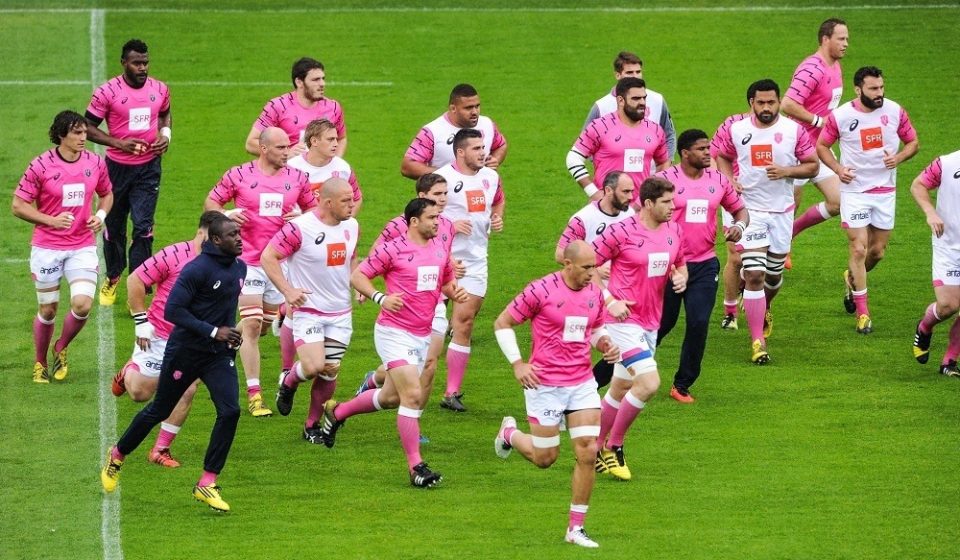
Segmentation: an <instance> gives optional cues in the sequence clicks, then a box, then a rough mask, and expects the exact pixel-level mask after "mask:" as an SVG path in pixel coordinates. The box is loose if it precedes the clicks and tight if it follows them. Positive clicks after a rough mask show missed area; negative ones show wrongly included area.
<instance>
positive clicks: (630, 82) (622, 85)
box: [614, 76, 647, 97]
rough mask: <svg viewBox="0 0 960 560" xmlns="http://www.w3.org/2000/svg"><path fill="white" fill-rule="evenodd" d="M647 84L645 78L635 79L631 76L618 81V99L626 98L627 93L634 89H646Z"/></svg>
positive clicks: (616, 90)
mask: <svg viewBox="0 0 960 560" xmlns="http://www.w3.org/2000/svg"><path fill="white" fill-rule="evenodd" d="M646 87H647V82H645V81H643V78H634V77H633V76H630V77H628V78H620V79H619V80H617V87H616V89H615V90H614V91H615V92H616V94H617V97H626V96H627V92H628V91H630V90H631V89H633V88H646Z"/></svg>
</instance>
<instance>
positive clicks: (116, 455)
mask: <svg viewBox="0 0 960 560" xmlns="http://www.w3.org/2000/svg"><path fill="white" fill-rule="evenodd" d="M110 458H111V459H113V460H114V461H123V460H124V459H126V458H127V456H126V455H124V454H123V453H120V450H119V449H117V447H116V446H113V447H112V448H111V449H110Z"/></svg>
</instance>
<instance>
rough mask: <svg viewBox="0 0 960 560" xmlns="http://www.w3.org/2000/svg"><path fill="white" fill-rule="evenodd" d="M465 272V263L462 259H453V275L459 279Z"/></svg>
mask: <svg viewBox="0 0 960 560" xmlns="http://www.w3.org/2000/svg"><path fill="white" fill-rule="evenodd" d="M466 274H467V265H465V264H463V261H462V260H460V259H454V261H453V277H454V278H456V279H457V280H459V279H461V278H463V277H464V276H465V275H466Z"/></svg>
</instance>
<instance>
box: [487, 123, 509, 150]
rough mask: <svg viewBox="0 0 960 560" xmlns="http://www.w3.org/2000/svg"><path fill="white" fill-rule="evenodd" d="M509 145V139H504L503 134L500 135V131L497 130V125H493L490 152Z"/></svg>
mask: <svg viewBox="0 0 960 560" xmlns="http://www.w3.org/2000/svg"><path fill="white" fill-rule="evenodd" d="M506 145H507V139H506V138H504V137H503V134H500V129H499V128H497V124H496V123H494V124H493V140H491V141H490V151H491V152H492V151H494V150H499V149H500V148H502V147H503V146H506Z"/></svg>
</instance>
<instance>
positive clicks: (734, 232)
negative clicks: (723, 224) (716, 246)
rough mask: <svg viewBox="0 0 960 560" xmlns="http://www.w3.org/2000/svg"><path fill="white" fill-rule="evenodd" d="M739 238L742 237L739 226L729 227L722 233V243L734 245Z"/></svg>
mask: <svg viewBox="0 0 960 560" xmlns="http://www.w3.org/2000/svg"><path fill="white" fill-rule="evenodd" d="M741 237H743V230H742V229H740V226H730V227H728V228H726V229H725V230H724V232H723V240H724V241H730V242H733V243H736V242H737V241H740V238H741Z"/></svg>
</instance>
